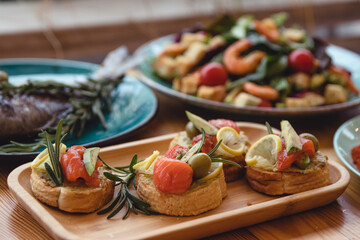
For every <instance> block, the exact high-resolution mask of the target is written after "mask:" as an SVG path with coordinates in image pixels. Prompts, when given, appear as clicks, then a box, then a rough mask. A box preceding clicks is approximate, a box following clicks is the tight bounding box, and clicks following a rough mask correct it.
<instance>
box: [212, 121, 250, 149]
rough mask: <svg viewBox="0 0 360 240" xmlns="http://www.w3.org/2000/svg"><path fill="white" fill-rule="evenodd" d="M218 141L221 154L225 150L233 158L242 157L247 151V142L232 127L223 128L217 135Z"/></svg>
mask: <svg viewBox="0 0 360 240" xmlns="http://www.w3.org/2000/svg"><path fill="white" fill-rule="evenodd" d="M216 139H217V141H218V142H219V141H220V140H222V142H221V144H220V147H219V148H220V152H221V150H224V151H225V152H227V153H230V154H231V155H233V156H240V155H241V154H243V153H244V150H245V140H243V139H242V138H241V136H240V135H239V134H238V133H237V132H236V130H235V129H233V128H232V127H223V128H221V129H220V130H219V131H218V133H217V134H216Z"/></svg>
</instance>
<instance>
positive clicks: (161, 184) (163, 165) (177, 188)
mask: <svg viewBox="0 0 360 240" xmlns="http://www.w3.org/2000/svg"><path fill="white" fill-rule="evenodd" d="M192 178H193V170H192V168H191V167H190V166H189V165H188V164H187V163H185V162H181V161H179V160H173V159H170V158H166V157H163V158H159V159H158V160H157V161H156V163H155V166H154V175H153V181H154V185H155V187H156V189H158V190H159V191H162V192H165V193H174V194H182V193H184V192H186V191H187V190H188V189H189V187H190V185H191V182H192Z"/></svg>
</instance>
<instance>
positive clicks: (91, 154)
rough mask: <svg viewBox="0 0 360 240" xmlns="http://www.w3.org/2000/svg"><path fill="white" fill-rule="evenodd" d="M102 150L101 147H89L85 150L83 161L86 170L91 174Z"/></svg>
mask: <svg viewBox="0 0 360 240" xmlns="http://www.w3.org/2000/svg"><path fill="white" fill-rule="evenodd" d="M99 152H100V148H99V147H93V148H88V149H86V150H85V152H84V158H83V162H84V165H85V169H86V172H87V173H88V174H89V176H91V175H92V174H93V172H94V171H95V165H96V161H97V159H98V156H99Z"/></svg>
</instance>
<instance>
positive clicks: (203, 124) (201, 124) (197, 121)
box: [185, 111, 218, 135]
mask: <svg viewBox="0 0 360 240" xmlns="http://www.w3.org/2000/svg"><path fill="white" fill-rule="evenodd" d="M185 113H186V116H187V117H188V119H189V120H190V122H192V123H193V124H194V126H195V127H196V128H197V129H198V130H199V131H201V129H204V131H205V133H206V134H209V135H216V134H217V132H218V129H217V128H216V127H214V126H213V125H211V124H210V123H209V122H208V121H206V120H205V119H203V118H201V117H199V116H197V115H195V114H193V113H191V112H188V111H185Z"/></svg>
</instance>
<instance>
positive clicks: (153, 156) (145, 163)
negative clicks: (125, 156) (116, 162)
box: [133, 150, 160, 170]
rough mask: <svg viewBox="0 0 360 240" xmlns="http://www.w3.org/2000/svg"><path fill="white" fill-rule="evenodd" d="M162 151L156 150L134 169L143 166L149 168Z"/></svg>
mask: <svg viewBox="0 0 360 240" xmlns="http://www.w3.org/2000/svg"><path fill="white" fill-rule="evenodd" d="M159 154H160V152H159V151H157V150H155V151H154V152H153V153H152V154H151V155H150V156H149V157H147V158H146V159H145V160H144V161H141V162H139V163H137V164H135V165H134V166H133V168H134V169H138V168H139V167H141V166H143V167H144V168H145V169H146V170H147V169H149V167H150V166H151V164H152V163H153V162H154V160H155V159H156V158H157V157H158V156H159Z"/></svg>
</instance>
